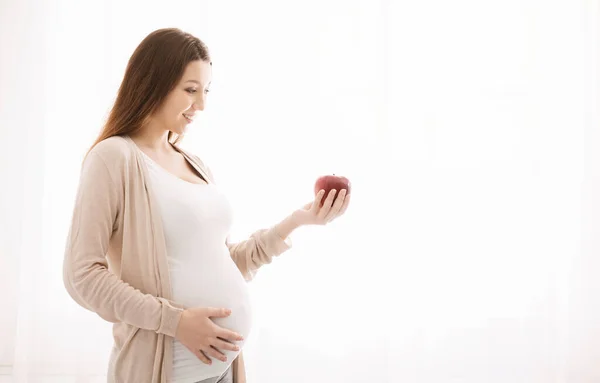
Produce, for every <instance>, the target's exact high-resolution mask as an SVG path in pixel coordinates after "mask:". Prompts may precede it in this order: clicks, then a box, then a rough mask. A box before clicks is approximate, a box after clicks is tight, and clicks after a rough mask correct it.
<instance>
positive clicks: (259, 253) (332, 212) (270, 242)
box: [227, 190, 350, 281]
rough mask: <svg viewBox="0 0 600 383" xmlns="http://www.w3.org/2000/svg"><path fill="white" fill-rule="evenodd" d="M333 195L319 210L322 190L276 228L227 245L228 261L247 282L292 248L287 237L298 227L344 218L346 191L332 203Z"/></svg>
mask: <svg viewBox="0 0 600 383" xmlns="http://www.w3.org/2000/svg"><path fill="white" fill-rule="evenodd" d="M335 193H336V191H335V190H332V191H331V192H330V193H329V195H328V196H327V198H326V199H325V201H324V203H323V206H321V200H322V199H323V197H324V195H325V191H324V190H321V191H320V192H319V193H318V194H317V196H316V198H315V200H314V201H312V202H310V203H308V204H306V205H304V206H303V207H302V208H300V209H298V210H296V211H294V212H293V213H292V214H290V215H289V216H287V217H286V218H284V219H283V220H282V221H281V222H279V223H278V224H276V225H275V226H273V227H271V228H269V229H263V230H259V231H257V232H255V233H254V234H252V236H250V238H249V239H247V240H245V241H242V242H239V243H235V244H231V243H229V241H227V247H228V248H229V252H230V253H231V258H233V261H234V262H235V264H236V265H237V267H238V269H240V271H241V273H242V275H243V276H244V278H245V279H246V280H247V281H250V280H251V279H252V278H254V275H255V274H256V271H257V270H258V269H259V268H260V267H261V266H262V265H265V264H268V263H271V261H272V259H273V257H275V256H278V255H280V254H281V253H283V252H284V251H286V250H288V249H289V248H290V247H291V241H290V239H289V235H290V234H291V233H292V232H293V231H294V230H296V229H297V228H299V227H300V226H304V225H326V224H327V223H329V222H331V221H333V220H334V219H336V218H337V217H339V216H341V215H342V214H344V212H345V211H346V209H347V208H348V204H349V203H350V195H346V190H341V191H340V193H339V196H338V198H335V200H334V197H335Z"/></svg>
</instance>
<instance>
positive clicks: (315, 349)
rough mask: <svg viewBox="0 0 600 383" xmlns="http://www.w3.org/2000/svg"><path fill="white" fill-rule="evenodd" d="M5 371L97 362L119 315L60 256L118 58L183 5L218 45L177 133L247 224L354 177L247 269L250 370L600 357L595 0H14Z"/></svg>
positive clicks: (498, 368)
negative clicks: (66, 280)
mask: <svg viewBox="0 0 600 383" xmlns="http://www.w3.org/2000/svg"><path fill="white" fill-rule="evenodd" d="M0 4H1V7H2V8H1V10H2V12H1V13H0V20H1V21H2V22H1V23H0V28H1V31H2V33H1V35H0V41H1V42H2V56H1V58H0V64H1V69H2V70H1V71H0V75H1V77H0V80H1V84H2V86H1V87H0V92H1V93H0V95H1V96H2V97H1V98H0V101H1V103H0V118H1V120H0V126H1V128H2V141H1V142H2V147H3V150H2V151H1V154H0V159H1V160H2V162H1V163H0V165H1V166H2V179H3V180H4V181H3V185H6V186H3V187H2V188H1V191H0V193H1V196H2V198H1V199H0V207H1V208H2V214H1V215H0V216H1V218H0V225H1V226H0V229H1V232H0V240H1V241H0V246H1V247H0V250H1V251H2V253H1V258H0V260H1V262H2V263H1V267H0V273H1V274H0V276H1V277H2V278H1V280H0V287H2V290H3V291H5V292H6V293H5V296H6V304H5V305H3V309H2V311H0V325H1V326H2V327H0V331H1V332H0V336H1V337H2V338H1V341H0V358H1V359H0V383H1V382H19V383H33V382H36V383H37V382H40V383H42V382H43V383H46V382H61V383H62V382H66V383H70V382H74V383H96V382H102V381H105V376H104V374H105V370H106V363H107V359H108V350H109V348H110V345H111V334H110V326H109V325H108V324H106V323H103V322H102V320H101V319H100V318H99V317H97V316H96V315H95V314H93V313H89V312H86V311H85V310H83V309H81V308H80V307H79V306H77V305H75V304H74V303H73V302H72V300H71V299H70V298H69V297H68V296H67V294H66V292H65V291H64V288H63V285H62V279H61V278H62V275H61V263H62V256H63V247H64V241H65V238H66V232H67V229H68V225H69V220H70V214H71V208H72V203H73V197H74V194H75V191H76V187H77V181H78V178H77V177H78V171H79V166H80V162H81V159H82V155H83V154H84V152H85V150H86V149H87V148H88V145H89V144H90V143H91V142H92V140H93V138H95V136H96V134H97V133H98V131H99V128H100V126H101V124H102V121H103V118H104V117H105V115H106V112H107V111H108V108H109V107H110V103H111V102H112V100H113V98H114V96H115V94H116V91H117V88H118V86H119V82H120V80H121V76H122V74H123V71H124V68H125V65H126V62H127V59H128V58H129V55H130V54H131V53H132V51H133V49H134V48H135V46H136V45H137V44H138V43H139V42H140V41H141V39H142V38H143V37H144V36H145V35H146V34H147V33H149V32H150V31H152V30H154V29H157V28H162V27H167V26H176V27H180V28H182V29H184V30H187V31H189V32H192V33H194V34H196V35H198V36H199V37H200V38H202V39H203V40H205V42H206V43H207V44H208V46H209V47H210V49H211V52H212V55H213V61H214V79H213V86H212V92H211V95H210V99H209V104H208V106H207V110H206V112H205V113H203V115H202V116H201V118H200V120H199V121H198V122H196V123H194V126H192V128H191V131H190V134H189V135H188V137H186V140H185V141H184V145H185V146H186V147H188V148H190V149H191V150H193V151H194V152H196V153H197V154H199V155H200V156H201V157H202V158H203V159H204V160H205V161H206V162H207V163H209V164H210V166H211V167H212V168H213V171H214V173H215V174H216V176H217V178H218V181H219V183H220V184H221V185H222V186H223V187H224V188H225V189H226V191H227V193H228V195H229V197H230V199H231V201H232V203H233V205H234V207H235V210H236V224H235V232H234V233H233V234H234V237H235V238H236V239H241V238H244V237H245V236H246V235H248V234H249V233H250V232H251V231H253V230H255V229H258V228H260V227H263V226H267V225H271V224H272V223H274V222H276V221H277V220H278V219H281V218H283V217H284V216H285V215H286V214H288V213H290V212H291V211H292V210H293V209H295V208H297V207H298V206H300V205H302V204H303V203H305V202H308V201H309V200H310V199H311V198H312V186H313V183H314V180H315V179H316V177H317V176H319V175H321V174H325V173H336V174H343V175H346V176H348V177H349V178H350V179H351V180H352V183H353V186H354V188H353V201H352V206H351V208H350V209H349V211H348V212H347V215H346V216H345V217H343V218H342V219H340V220H339V221H336V222H335V223H334V224H332V225H331V226H327V227H324V228H303V229H301V230H300V231H298V232H297V233H295V235H294V238H293V241H294V248H293V249H292V250H290V251H289V252H288V253H286V254H285V255H283V256H282V257H280V258H278V259H276V260H275V261H274V263H273V264H272V265H269V266H266V267H265V268H263V269H261V271H260V272H259V274H258V276H257V278H256V279H255V280H254V281H253V282H252V284H251V290H252V296H253V300H254V304H255V308H256V310H255V312H256V322H255V323H256V327H255V329H254V332H253V334H252V336H251V338H250V339H249V341H248V347H247V351H246V359H247V370H248V376H249V380H250V381H251V382H264V383H270V382H273V383H274V382H281V381H285V382H292V383H295V382H330V381H336V382H357V383H358V382H366V381H368V382H372V381H377V382H418V383H429V382H486V383H488V382H489V383H492V382H524V383H525V382H527V383H531V382H544V383H546V382H569V383H571V382H576V383H579V382H581V383H588V382H594V381H596V380H597V379H598V378H599V377H600V368H599V367H597V366H598V355H600V332H599V330H600V326H599V325H598V324H597V323H599V320H600V305H598V303H596V302H597V301H599V298H598V295H597V293H596V292H597V291H598V287H600V284H599V283H598V282H596V279H597V278H595V275H596V272H597V271H596V270H599V269H600V263H599V262H598V261H597V260H595V258H597V255H596V254H597V251H596V250H597V248H598V245H599V243H598V239H597V238H599V236H598V235H597V234H599V233H598V229H599V228H600V226H599V225H598V222H600V221H599V219H600V218H597V217H600V211H599V210H598V208H597V207H598V206H600V205H599V204H597V203H596V199H597V198H596V195H597V194H598V193H595V192H596V191H597V190H598V181H597V177H598V174H600V166H599V165H598V163H599V161H598V157H597V155H596V154H594V153H595V152H597V151H598V148H600V141H599V140H598V137H599V136H598V134H597V133H596V130H597V128H596V126H597V125H598V122H599V121H598V118H597V111H598V108H597V104H596V103H597V97H596V95H597V90H598V82H597V76H596V73H597V69H596V66H597V64H598V61H597V58H596V50H597V48H596V45H597V44H598V43H599V39H598V35H597V20H598V19H597V17H598V9H597V5H596V4H595V3H594V2H576V1H568V0H563V1H556V2H543V1H536V0H526V1H524V0H509V1H504V2H481V1H467V0H460V1H455V2H447V1H442V0H437V1H422V2H414V1H384V0H382V1H367V0H364V1H359V0H353V1H347V0H346V1H341V0H340V1H333V0H328V1H316V0H315V1H304V2H301V3H287V2H276V1H266V0H259V1H252V2H243V1H238V2H224V1H220V2H203V1H178V2H172V3H170V4H168V5H166V3H159V2H156V3H155V2H141V1H126V2H119V1H116V0H111V1H105V2H78V1H75V0H51V1H41V0H32V1H31V2H27V3H23V2H17V1H4V2H2V3H0Z"/></svg>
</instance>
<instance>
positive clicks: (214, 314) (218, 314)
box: [208, 307, 231, 318]
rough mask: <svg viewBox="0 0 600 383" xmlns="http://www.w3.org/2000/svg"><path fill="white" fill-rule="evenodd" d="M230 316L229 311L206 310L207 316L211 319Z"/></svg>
mask: <svg viewBox="0 0 600 383" xmlns="http://www.w3.org/2000/svg"><path fill="white" fill-rule="evenodd" d="M230 314H231V310H229V309H223V308H214V307H211V308H209V309H208V316H209V317H213V318H215V317H216V318H225V317H228V316H229V315H230Z"/></svg>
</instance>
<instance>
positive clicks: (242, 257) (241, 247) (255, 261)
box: [226, 217, 298, 281]
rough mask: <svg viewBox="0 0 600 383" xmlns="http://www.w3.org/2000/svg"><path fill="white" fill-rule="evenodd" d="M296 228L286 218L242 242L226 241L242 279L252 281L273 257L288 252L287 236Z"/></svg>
mask: <svg viewBox="0 0 600 383" xmlns="http://www.w3.org/2000/svg"><path fill="white" fill-rule="evenodd" d="M297 227H298V225H297V224H295V223H294V221H293V220H292V219H291V217H288V218H286V219H284V220H283V221H281V222H280V223H279V224H277V225H275V226H273V227H271V228H269V229H261V230H258V231H256V232H254V233H253V234H252V235H251V236H250V238H248V239H246V240H244V241H241V242H236V243H231V242H230V241H229V239H227V241H226V244H227V247H228V248H229V253H230V254H231V258H232V259H233V261H234V262H235V264H236V265H237V267H238V269H239V270H240V272H241V273H242V275H243V276H244V279H246V280H247V281H250V280H252V279H253V278H254V276H255V275H256V272H257V271H258V269H259V268H260V267H261V266H263V265H265V264H268V263H271V261H272V260H273V257H276V256H278V255H280V254H282V253H283V252H285V251H286V250H288V249H289V248H290V247H291V246H292V244H291V240H290V238H289V237H288V236H289V235H290V233H291V232H292V231H293V230H294V229H295V228H297Z"/></svg>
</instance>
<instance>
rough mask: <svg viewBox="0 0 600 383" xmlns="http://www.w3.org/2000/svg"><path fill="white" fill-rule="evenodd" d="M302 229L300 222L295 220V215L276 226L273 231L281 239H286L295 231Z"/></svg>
mask: <svg viewBox="0 0 600 383" xmlns="http://www.w3.org/2000/svg"><path fill="white" fill-rule="evenodd" d="M298 227H300V224H299V223H298V220H297V219H295V218H294V215H293V214H292V215H289V216H287V217H285V218H284V219H283V220H282V221H281V222H279V223H278V224H276V225H275V226H274V227H273V230H275V232H276V233H277V235H279V236H280V237H281V239H284V240H285V239H286V238H287V237H289V236H290V234H292V232H293V231H294V230H296V229H297V228H298Z"/></svg>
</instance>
